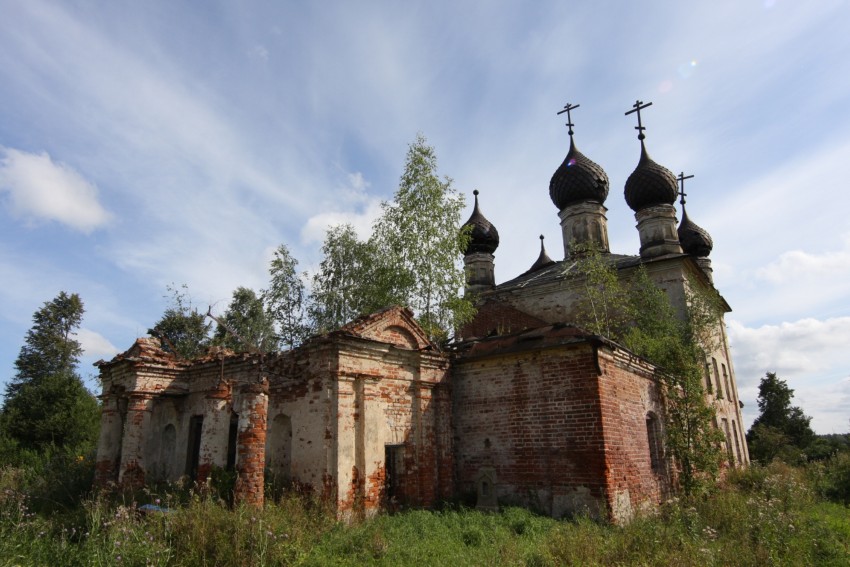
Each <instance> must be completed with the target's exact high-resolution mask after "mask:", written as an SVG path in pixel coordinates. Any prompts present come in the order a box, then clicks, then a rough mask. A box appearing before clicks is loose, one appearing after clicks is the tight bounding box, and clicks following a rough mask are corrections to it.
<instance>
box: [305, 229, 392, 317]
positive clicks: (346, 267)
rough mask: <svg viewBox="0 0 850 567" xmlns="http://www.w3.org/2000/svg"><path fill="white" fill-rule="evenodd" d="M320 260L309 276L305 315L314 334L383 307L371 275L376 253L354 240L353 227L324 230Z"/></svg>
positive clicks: (355, 237) (377, 283)
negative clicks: (311, 279) (307, 304)
mask: <svg viewBox="0 0 850 567" xmlns="http://www.w3.org/2000/svg"><path fill="white" fill-rule="evenodd" d="M322 254H323V255H324V258H323V259H322V263H321V264H320V265H319V270H318V271H317V272H316V274H315V275H314V276H313V281H312V284H313V285H312V290H311V300H310V305H309V307H308V313H309V316H310V319H311V320H312V323H313V327H314V328H315V329H316V330H317V331H318V332H327V331H331V330H334V329H338V328H339V327H341V326H342V325H344V324H346V323H347V322H349V321H351V320H352V319H354V318H356V317H358V316H359V315H362V314H364V313H367V312H369V311H373V310H375V309H379V308H381V307H383V306H384V305H385V304H383V299H384V298H383V297H381V292H380V290H381V289H382V286H381V284H380V282H378V281H376V278H375V277H374V276H373V273H374V269H375V266H376V264H377V262H376V252H375V249H374V247H373V246H372V244H370V243H368V242H362V241H361V240H359V239H358V238H357V234H356V233H355V232H354V227H353V226H351V225H350V224H344V225H339V226H335V227H332V228H330V229H328V232H327V234H326V235H325V242H324V244H323V245H322Z"/></svg>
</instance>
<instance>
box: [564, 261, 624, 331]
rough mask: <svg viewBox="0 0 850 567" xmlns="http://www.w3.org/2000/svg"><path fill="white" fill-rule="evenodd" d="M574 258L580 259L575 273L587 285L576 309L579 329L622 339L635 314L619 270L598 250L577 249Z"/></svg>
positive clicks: (576, 264) (584, 285)
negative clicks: (618, 273) (632, 311)
mask: <svg viewBox="0 0 850 567" xmlns="http://www.w3.org/2000/svg"><path fill="white" fill-rule="evenodd" d="M570 257H572V258H577V259H578V260H577V261H576V262H575V263H574V267H575V273H576V274H577V275H578V276H579V277H580V278H582V282H583V283H582V287H583V289H582V293H581V294H580V297H579V300H578V301H577V302H576V306H575V314H574V316H575V321H576V325H578V326H579V327H582V328H583V329H586V330H588V331H590V332H592V333H596V334H597V335H603V336H605V337H611V338H614V337H620V336H622V335H623V333H624V332H625V330H626V327H627V325H628V324H629V323H630V321H631V320H632V318H633V313H631V303H630V301H629V296H628V289H627V288H626V286H624V285H623V284H622V283H621V282H620V278H619V276H618V275H617V270H616V269H614V268H613V267H612V266H611V265H609V264H608V262H606V257H605V256H603V255H602V254H600V252H599V251H598V250H597V249H595V248H590V247H585V246H580V245H573V246H571V247H570ZM570 268H572V265H570V267H568V269H570Z"/></svg>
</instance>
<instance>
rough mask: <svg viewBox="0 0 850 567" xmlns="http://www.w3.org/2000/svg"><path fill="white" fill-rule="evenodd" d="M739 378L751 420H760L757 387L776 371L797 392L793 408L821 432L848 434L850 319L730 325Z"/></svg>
mask: <svg viewBox="0 0 850 567" xmlns="http://www.w3.org/2000/svg"><path fill="white" fill-rule="evenodd" d="M728 325H729V338H730V341H731V343H732V349H733V359H734V362H735V374H736V376H737V380H738V389H739V394H740V396H741V399H742V400H743V401H744V403H745V404H746V409H745V413H746V417H747V418H748V420H752V419H754V418H755V417H756V415H757V413H758V410H757V407H756V397H757V395H758V383H759V381H760V380H761V378H762V377H763V376H764V375H765V373H766V372H775V373H776V374H777V375H778V376H779V377H780V378H782V379H783V380H786V381H787V382H788V385H789V386H790V387H791V388H792V389H794V390H795V398H794V403H795V404H796V405H799V406H800V407H802V408H803V410H804V411H805V412H806V414H807V415H811V416H812V417H813V418H814V419H813V420H812V426H813V427H814V428H815V430H816V431H820V432H832V431H843V430H844V429H846V427H847V423H846V422H847V416H848V415H850V351H848V350H847V345H848V344H850V317H836V318H832V319H826V320H818V319H812V318H807V319H801V320H799V321H795V322H793V323H792V322H784V323H781V324H778V325H763V326H761V327H757V328H752V327H747V326H745V325H743V324H742V323H740V322H739V321H736V320H734V319H733V320H730V321H728Z"/></svg>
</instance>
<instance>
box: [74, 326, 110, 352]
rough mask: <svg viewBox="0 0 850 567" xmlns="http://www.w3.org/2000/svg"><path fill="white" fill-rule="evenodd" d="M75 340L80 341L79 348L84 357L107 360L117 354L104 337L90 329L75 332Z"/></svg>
mask: <svg viewBox="0 0 850 567" xmlns="http://www.w3.org/2000/svg"><path fill="white" fill-rule="evenodd" d="M77 340H78V341H80V346H82V347H83V352H85V355H86V357H91V358H104V359H108V358H112V357H113V356H115V355H116V354H118V352H119V351H118V349H117V348H116V347H115V345H113V344H112V343H111V342H109V340H108V339H107V338H106V337H104V336H103V335H101V334H100V333H98V332H96V331H92V330H90V329H80V330H79V331H77Z"/></svg>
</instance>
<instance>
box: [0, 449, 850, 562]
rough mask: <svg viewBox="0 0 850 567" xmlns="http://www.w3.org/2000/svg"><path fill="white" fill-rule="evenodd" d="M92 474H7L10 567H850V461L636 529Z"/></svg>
mask: <svg viewBox="0 0 850 567" xmlns="http://www.w3.org/2000/svg"><path fill="white" fill-rule="evenodd" d="M90 475H91V464H90V462H89V460H88V459H81V458H79V457H74V456H62V455H53V456H52V457H51V458H50V459H47V460H44V461H43V462H41V466H40V467H39V466H38V464H37V463H35V464H34V466H30V467H20V466H17V467H14V466H8V465H7V466H5V467H3V468H2V469H0V564H2V565H50V566H60V565H163V566H164V565H216V566H218V565H234V566H235V565H238V566H245V565H416V566H419V567H421V566H423V565H665V566H667V565H677V566H684V565H700V566H703V565H759V566H765V565H850V508H848V507H846V505H845V504H844V503H841V502H839V501H840V500H841V499H842V498H844V499H845V501H846V498H847V494H846V487H847V486H848V484H847V483H848V482H850V478H848V477H850V457H848V456H847V455H843V456H842V455H839V456H838V457H836V458H835V459H834V460H833V461H832V462H828V463H817V464H813V465H809V466H808V467H807V468H794V467H789V466H786V465H782V464H778V463H776V464H773V465H770V466H768V467H760V466H756V465H754V466H752V467H751V468H749V469H747V470H744V471H737V472H733V473H731V474H729V475H728V477H727V479H726V480H725V481H724V482H723V483H722V484H721V485H720V486H718V487H717V489H716V490H712V491H710V492H708V493H705V494H702V495H700V496H695V497H692V498H690V499H687V500H682V499H680V500H674V501H671V502H668V503H667V504H665V505H664V506H662V507H661V508H660V509H659V510H658V511H657V512H656V513H653V514H648V515H644V516H641V517H638V518H637V519H635V520H634V521H632V522H631V523H630V524H628V525H626V526H623V527H617V526H611V525H608V524H604V523H598V522H594V521H592V520H590V519H588V518H581V517H579V518H569V519H561V520H554V519H551V518H547V517H543V516H539V515H536V514H534V513H533V512H531V511H528V510H524V509H519V508H506V509H504V510H502V511H501V512H500V513H498V514H488V513H481V512H476V511H474V510H469V509H466V508H463V507H460V506H454V505H446V506H445V507H444V508H443V509H441V510H436V511H426V510H408V511H404V512H400V513H397V514H393V515H379V516H377V517H375V518H372V519H368V520H361V521H356V522H354V523H351V524H345V523H341V522H338V521H336V519H335V518H334V516H333V515H332V514H331V513H330V512H329V511H328V510H327V508H326V507H324V506H323V505H322V504H321V503H320V502H316V501H314V500H312V499H310V497H308V496H306V495H304V494H298V493H295V492H284V493H282V494H281V495H279V496H278V497H276V498H275V497H271V498H270V499H269V500H271V501H270V502H268V503H267V504H266V506H265V507H264V508H263V509H253V508H244V507H235V508H234V507H231V506H230V505H228V503H227V502H226V498H225V499H223V498H221V496H220V493H221V492H220V487H217V486H215V485H214V484H208V485H204V486H200V487H198V486H193V487H191V488H186V487H180V486H167V487H162V488H161V489H159V490H157V489H149V490H145V491H142V492H137V493H126V492H125V493H122V492H112V493H100V494H96V495H94V494H88V493H85V492H82V491H81V490H80V489H81V487H83V486H84V485H85V482H86V481H87V480H90ZM842 475H843V476H842ZM842 482H843V483H845V484H844V485H842V484H841V483H842ZM842 486H843V487H844V489H845V492H844V493H843V494H844V495H843V496H842V492H841V487H842ZM828 496H829V497H831V498H832V500H830V498H828ZM835 500H839V501H835ZM145 504H153V505H155V506H157V507H158V508H160V509H162V510H161V511H160V510H157V509H155V510H153V511H145V506H144V505H145Z"/></svg>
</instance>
